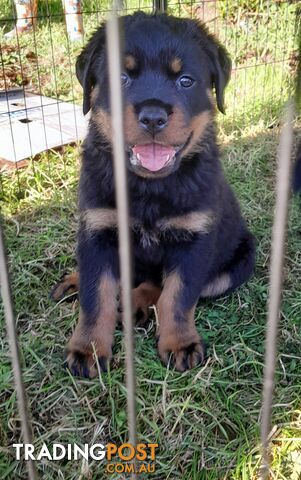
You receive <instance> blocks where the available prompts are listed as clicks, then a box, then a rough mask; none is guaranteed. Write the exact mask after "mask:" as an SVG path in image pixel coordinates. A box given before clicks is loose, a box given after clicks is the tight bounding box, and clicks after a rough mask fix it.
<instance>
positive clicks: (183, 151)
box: [76, 13, 231, 178]
mask: <svg viewBox="0 0 301 480" xmlns="http://www.w3.org/2000/svg"><path fill="white" fill-rule="evenodd" d="M123 22H124V23H123V26H124V52H123V73H122V76H121V82H122V86H123V94H124V129H125V139H126V147H127V152H128V166H129V168H130V169H132V170H133V171H134V172H135V173H136V174H137V175H140V176H143V177H149V178H154V177H160V176H166V175H169V174H170V173H171V172H173V171H175V170H176V169H177V168H178V167H179V165H180V164H181V162H182V161H183V159H187V158H189V156H191V155H193V154H194V153H196V152H198V151H199V149H200V148H201V144H202V140H203V138H204V135H205V134H206V129H207V126H208V125H209V124H210V123H211V122H212V119H213V113H214V110H215V106H214V100H213V96H212V90H213V88H214V90H215V95H216V103H217V106H218V108H219V110H220V111H221V112H223V113H224V90H225V87H226V85H227V83H228V80H229V77H230V70H231V61H230V59H229V56H228V54H227V52H226V50H225V48H224V47H222V46H221V45H220V44H219V43H218V41H217V40H216V39H215V37H214V36H212V35H210V34H209V33H208V31H207V30H206V28H205V27H204V26H203V25H202V24H200V23H198V22H196V21H194V20H190V19H177V18H175V17H169V16H167V15H151V16H150V15H146V14H143V13H137V14H135V15H132V16H127V17H124V19H123ZM76 72H77V76H78V79H79V81H80V83H81V84H82V86H83V89H84V103H83V109H84V113H87V112H88V111H89V110H90V109H91V110H92V115H91V119H92V122H93V123H94V124H96V126H97V128H98V131H99V132H100V134H101V135H102V137H103V138H105V139H106V141H107V142H109V143H111V140H112V139H111V121H110V105H109V79H108V67H107V54H106V48H105V25H103V26H102V27H100V29H99V30H98V31H97V32H96V33H95V34H94V36H93V37H92V39H91V40H90V42H89V43H88V45H87V47H86V48H85V49H84V50H83V52H82V53H81V54H80V56H79V58H78V60H77V64H76Z"/></svg>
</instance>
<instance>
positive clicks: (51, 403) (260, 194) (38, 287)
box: [0, 0, 301, 480]
mask: <svg viewBox="0 0 301 480" xmlns="http://www.w3.org/2000/svg"><path fill="white" fill-rule="evenodd" d="M6 3H7V2H4V0H0V8H1V7H2V5H3V6H4V5H6ZM40 3H42V2H40ZM86 4H87V2H86ZM51 5H52V6H53V8H54V7H55V8H56V9H57V10H54V11H59V8H60V3H59V2H57V1H56V2H53V4H51ZM93 6H95V4H94V3H93V5H92V2H91V9H92V7H93ZM5 8H6V6H5ZM279 8H280V7H279ZM281 8H282V10H281V11H280V10H279V11H278V10H277V11H276V13H275V11H274V12H273V15H270V14H268V12H266V11H265V13H264V15H263V17H258V18H256V21H257V24H256V25H255V23H256V22H255V20H254V19H251V20H248V21H250V22H251V25H250V29H249V30H248V35H247V34H246V33H244V29H242V28H241V26H240V25H237V24H235V23H233V19H232V18H231V19H228V23H227V21H226V20H223V21H222V22H221V24H220V27H219V29H220V32H221V35H220V36H221V38H225V37H227V45H228V48H229V50H230V51H231V55H232V58H233V59H234V65H235V66H236V67H237V66H240V67H242V68H241V69H238V70H236V73H235V74H234V76H233V78H232V82H231V83H230V86H229V89H228V91H227V97H226V98H227V104H228V112H227V116H226V117H223V118H222V117H221V116H220V117H219V118H218V120H219V125H220V128H219V130H220V132H219V133H220V140H221V144H222V145H221V146H222V151H223V158H224V168H225V171H226V175H227V178H228V179H229V181H230V183H231V185H232V186H233V188H234V190H235V191H236V193H237V196H238V197H239V199H240V202H241V205H242V210H243V212H244V214H245V216H246V217H247V219H248V223H249V225H250V228H251V230H252V231H253V232H254V234H255V235H256V238H257V244H258V247H257V251H258V255H257V266H256V272H255V275H254V276H253V278H252V279H251V280H250V281H249V282H248V284H247V285H245V286H244V287H242V288H240V289H239V290H238V291H237V292H235V293H234V294H233V295H231V296H229V297H227V298H221V299H219V300H217V301H215V302H209V301H208V302H207V301H206V302H203V304H201V305H200V308H199V309H198V312H197V325H198V329H199V331H200V332H201V333H202V335H203V336H204V338H205V339H206V341H207V342H208V344H209V359H208V362H207V363H206V365H205V366H203V367H202V368H200V369H195V370H193V371H190V372H186V373H185V374H182V375H181V374H179V373H176V372H174V371H173V370H170V369H166V368H165V367H164V366H163V365H162V364H161V363H160V361H159V359H158V357H157V353H156V348H155V337H154V330H155V329H154V322H153V323H151V324H150V326H149V328H148V329H147V330H143V329H137V330H136V332H135V342H136V354H135V359H136V373H137V415H138V427H137V428H138V439H139V440H140V441H142V442H150V443H154V442H157V443H158V444H159V449H158V456H157V459H156V473H155V474H152V476H151V477H152V478H154V479H156V480H164V479H170V480H175V479H178V478H179V479H184V480H192V479H195V480H213V479H214V480H221V479H225V480H226V479H227V480H228V479H231V480H250V479H255V478H257V468H258V464H259V460H260V449H259V421H260V409H261V389H262V372H263V362H264V359H263V354H264V334H265V321H266V307H267V295H268V270H269V256H270V245H271V225H272V220H273V211H274V197H275V193H274V177H275V168H276V165H275V156H276V150H277V143H278V134H279V127H278V124H279V112H280V110H281V107H282V105H283V102H284V100H285V99H286V98H287V96H288V94H289V91H290V88H291V83H292V78H291V77H292V69H291V67H290V65H289V62H287V61H285V62H283V63H282V62H281V63H279V64H278V63H277V64H273V63H271V64H270V65H263V66H257V67H256V66H254V65H255V63H258V64H260V63H264V62H265V61H266V58H265V55H266V54H267V53H266V52H267V51H269V52H271V53H269V55H271V57H270V61H271V62H273V61H275V60H279V59H281V60H282V58H283V49H284V48H285V58H289V57H290V55H291V52H292V49H293V36H292V32H293V12H294V5H293V4H292V5H288V4H285V5H284V6H282V7H281ZM1 11H3V12H4V13H5V11H4V10H1ZM283 12H286V14H283ZM5 14H7V13H5ZM287 19H288V20H287ZM277 22H278V24H277ZM95 23H96V16H91V17H89V16H88V14H87V16H86V19H85V24H86V29H87V30H89V29H91V30H92V29H93V25H95ZM254 25H255V26H254ZM267 28H269V32H271V33H269V34H267ZM47 29H48V26H47V24H46V23H45V22H41V25H40V27H39V30H38V31H37V42H38V43H37V48H38V58H39V60H40V63H41V68H42V67H43V69H44V70H43V75H42V78H43V82H42V91H43V93H46V94H48V95H56V93H57V92H58V95H59V96H60V98H63V99H67V100H70V99H72V97H73V96H74V97H75V98H78V99H79V98H80V95H81V92H80V89H79V87H78V86H76V87H75V86H74V95H73V93H72V91H71V89H70V75H69V63H70V68H73V62H74V56H75V55H76V53H77V51H78V50H79V47H74V46H72V51H71V52H70V60H69V54H68V43H67V41H66V40H65V37H64V29H63V26H62V24H61V23H60V22H59V21H56V22H54V24H53V26H52V31H53V35H54V37H55V39H56V40H55V42H58V45H59V46H57V47H56V51H55V60H56V84H55V82H54V76H53V75H54V73H53V71H52V50H51V45H50V44H49V42H48V41H45V38H47V37H46V33H47ZM276 31H277V42H276V40H275V35H276ZM20 42H21V44H22V50H21V56H22V58H23V60H24V64H25V65H26V68H27V69H28V72H29V73H28V78H30V83H29V85H28V86H29V88H32V89H33V90H34V89H35V88H36V89H37V90H39V84H38V78H37V74H35V71H36V67H35V64H36V63H34V62H30V56H29V58H27V57H26V52H28V51H34V50H33V48H34V45H33V42H32V38H31V37H30V36H27V37H26V36H24V37H22V38H21V39H20ZM276 43H277V46H275V44H276ZM14 45H15V44H14V42H13V41H10V42H4V43H3V44H2V48H3V49H4V51H7V53H5V55H6V57H5V58H6V60H5V61H6V64H7V65H10V64H11V63H12V64H14V68H15V70H17V65H18V62H19V60H18V58H19V57H18V55H17V54H16V53H15V51H14V50H11V51H9V48H8V46H9V47H11V48H14ZM263 45H264V46H265V51H263V50H262V46H263ZM5 48H6V50H5ZM249 51H253V52H254V51H255V52H257V53H256V54H255V56H254V55H253V56H251V57H249V58H247V59H246V58H244V55H243V52H245V53H247V52H249ZM12 52H14V53H12ZM67 54H68V55H67ZM16 55H17V56H16ZM261 57H262V58H261ZM14 58H15V61H14V60H13V59H14ZM248 65H253V66H252V67H251V68H248V69H245V68H244V67H246V66H248ZM51 72H52V73H51ZM66 72H67V73H66ZM14 82H15V79H13V83H12V85H15V84H16V83H14ZM74 85H75V83H74ZM78 158H79V151H78V149H77V148H73V147H67V148H65V149H64V150H63V151H62V152H53V151H52V152H48V153H45V154H43V155H42V156H41V157H40V159H39V160H38V161H32V162H30V163H29V165H28V167H27V168H25V169H22V170H18V171H13V172H11V171H10V172H7V171H6V172H2V174H1V185H0V186H1V189H0V192H1V200H2V202H1V207H2V212H3V214H4V216H5V236H6V243H7V250H8V255H9V265H10V271H11V279H12V287H13V296H14V301H15V310H16V316H17V328H18V334H19V341H20V345H21V349H22V364H23V373H24V381H25V386H26V390H27V395H28V400H29V406H30V410H31V412H32V419H33V429H34V438H35V445H36V447H37V448H39V447H40V446H41V444H42V443H43V442H46V443H47V444H48V445H51V443H55V442H56V443H58V442H59V443H68V442H71V443H73V442H76V443H79V444H81V443H93V441H94V440H95V439H97V441H99V442H102V443H107V442H108V441H115V442H117V443H121V442H123V441H125V440H126V439H127V424H126V392H125V388H124V376H125V370H124V360H125V353H124V345H123V334H122V332H121V331H120V330H118V331H117V332H116V346H115V349H114V350H115V354H114V361H113V364H112V367H111V370H110V372H109V373H108V374H106V375H102V382H100V381H99V379H96V380H81V379H74V378H72V376H71V375H70V374H69V373H68V371H66V370H65V369H64V368H63V365H62V362H63V351H64V347H65V345H66V342H67V341H68V338H69V337H70V334H71V332H72V329H73V328H74V326H75V324H76V321H77V316H78V304H77V302H74V303H71V304H70V303H61V304H58V305H55V304H53V303H51V301H50V300H49V299H48V293H49V291H50V289H51V287H52V286H53V285H54V283H55V282H56V281H57V280H58V278H59V277H60V275H61V274H62V273H63V272H65V271H66V270H67V271H69V270H70V271H71V270H73V268H74V266H75V242H76V228H77V213H76V202H77V200H76V190H77V182H78V171H79V161H78ZM288 232H289V233H288V241H287V253H286V266H285V281H284V292H283V306H282V316H281V322H280V332H279V356H278V363H277V375H276V389H275V399H274V407H273V427H274V437H273V455H272V471H273V474H272V476H271V478H273V479H277V480H278V479H279V480H288V479H292V480H297V479H299V478H300V463H301V462H300V456H301V454H300V450H301V433H300V428H301V405H300V398H301V385H300V374H301V369H300V360H301V355H300V351H301V338H300V312H301V291H300V278H301V255H300V252H301V234H300V233H301V222H300V202H299V200H297V199H292V201H291V208H290V216H289V229H288ZM1 322H2V324H3V320H1ZM4 328H5V327H4V324H3V329H4ZM1 342H2V345H1V347H2V348H1V367H0V386H1V388H0V418H1V422H0V445H1V449H0V477H1V479H17V478H26V473H25V465H24V462H17V461H16V460H15V458H14V450H13V449H12V447H11V445H12V444H13V443H18V442H20V441H21V431H20V422H19V416H18V411H17V404H16V395H15V392H14V386H13V377H12V372H11V364H10V359H9V353H8V345H7V339H6V336H5V335H4V334H3V335H2V340H1ZM37 468H38V470H39V473H40V475H41V477H42V478H43V479H52V478H62V479H66V480H71V479H79V478H90V479H99V478H105V475H104V476H103V474H102V467H101V466H99V465H97V464H96V463H95V462H91V463H90V464H89V466H88V467H87V466H85V465H83V464H82V462H49V461H44V462H38V463H37ZM111 478H116V479H117V478H118V479H120V478H122V477H121V476H120V475H119V476H118V475H117V476H115V477H114V476H111ZM142 478H143V477H142Z"/></svg>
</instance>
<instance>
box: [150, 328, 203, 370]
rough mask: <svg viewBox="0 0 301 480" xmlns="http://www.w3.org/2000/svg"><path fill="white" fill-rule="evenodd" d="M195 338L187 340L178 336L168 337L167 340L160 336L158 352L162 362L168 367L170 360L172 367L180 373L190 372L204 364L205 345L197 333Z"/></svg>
mask: <svg viewBox="0 0 301 480" xmlns="http://www.w3.org/2000/svg"><path fill="white" fill-rule="evenodd" d="M193 337H194V338H191V339H186V340H185V338H181V337H178V336H177V335H167V336H166V337H165V338H164V335H160V337H159V341H158V351H159V355H160V357H161V359H162V361H163V362H164V363H165V364H166V365H167V364H168V361H169V359H170V362H171V363H170V365H171V366H172V367H175V369H176V370H178V371H179V372H184V371H185V370H190V369H191V368H194V367H196V366H197V365H201V364H202V363H204V361H205V358H206V347H205V343H204V342H203V340H202V339H201V338H200V337H199V335H198V334H197V333H195V335H193ZM170 356H171V357H170Z"/></svg>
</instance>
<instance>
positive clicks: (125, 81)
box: [120, 73, 130, 86]
mask: <svg viewBox="0 0 301 480" xmlns="http://www.w3.org/2000/svg"><path fill="white" fill-rule="evenodd" d="M120 78H121V85H123V86H126V85H128V84H129V83H130V77H129V76H128V75H127V74H126V73H122V74H121V77H120Z"/></svg>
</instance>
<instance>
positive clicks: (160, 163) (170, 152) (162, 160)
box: [133, 143, 176, 172]
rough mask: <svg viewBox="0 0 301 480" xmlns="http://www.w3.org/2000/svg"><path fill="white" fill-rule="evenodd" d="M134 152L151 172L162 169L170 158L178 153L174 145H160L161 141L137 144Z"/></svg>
mask: <svg viewBox="0 0 301 480" xmlns="http://www.w3.org/2000/svg"><path fill="white" fill-rule="evenodd" d="M133 152H134V154H135V155H136V156H137V158H138V161H139V162H140V163H141V165H142V166H143V167H144V168H147V170H150V171H151V172H156V171H157V170H161V168H163V167H164V165H165V164H166V163H167V162H168V160H169V159H170V158H171V157H173V156H174V154H175V153H176V151H175V149H174V148H173V147H168V146H167V145H160V144H159V143H149V144H147V145H135V146H134V147H133Z"/></svg>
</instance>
